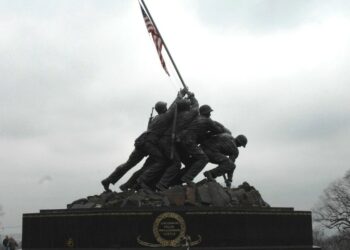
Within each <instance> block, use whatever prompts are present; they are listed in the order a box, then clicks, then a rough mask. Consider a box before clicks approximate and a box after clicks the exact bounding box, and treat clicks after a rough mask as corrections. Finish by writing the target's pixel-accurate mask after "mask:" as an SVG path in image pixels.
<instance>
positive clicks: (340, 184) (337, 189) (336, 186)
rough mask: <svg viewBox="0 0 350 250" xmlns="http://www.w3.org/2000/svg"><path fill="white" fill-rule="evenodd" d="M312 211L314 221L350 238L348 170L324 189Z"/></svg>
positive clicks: (347, 238) (346, 238) (349, 184)
mask: <svg viewBox="0 0 350 250" xmlns="http://www.w3.org/2000/svg"><path fill="white" fill-rule="evenodd" d="M313 213H314V221H315V222H318V223H320V224H321V225H322V226H324V227H325V228H328V229H336V230H337V231H338V236H339V237H341V238H342V239H344V240H350V171H348V172H347V173H346V175H345V176H344V177H343V178H341V179H339V180H337V181H335V182H333V183H332V184H330V185H329V186H328V187H327V188H326V189H325V190H324V192H323V195H322V196H321V197H320V201H319V203H318V204H317V205H316V207H315V208H314V209H313Z"/></svg>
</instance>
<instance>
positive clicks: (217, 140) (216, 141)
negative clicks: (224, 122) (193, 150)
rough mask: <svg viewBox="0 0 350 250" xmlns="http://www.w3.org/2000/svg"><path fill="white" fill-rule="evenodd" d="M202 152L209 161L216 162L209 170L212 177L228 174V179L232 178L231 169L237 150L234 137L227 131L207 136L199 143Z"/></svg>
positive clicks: (232, 168) (234, 166)
mask: <svg viewBox="0 0 350 250" xmlns="http://www.w3.org/2000/svg"><path fill="white" fill-rule="evenodd" d="M201 146H202V148H203V151H204V153H205V154H206V155H207V156H208V158H209V162H211V163H215V164H218V166H217V167H216V168H214V169H212V170H210V171H207V172H209V173H210V174H211V176H212V177H213V178H216V177H218V176H222V175H224V174H228V181H231V180H232V175H233V171H234V170H235V168H236V165H235V160H236V158H237V157H238V154H239V150H238V147H237V145H236V143H235V139H234V138H233V137H232V135H231V134H229V133H222V134H217V135H214V136H211V137H209V138H208V139H207V140H205V141H203V142H202V144H201Z"/></svg>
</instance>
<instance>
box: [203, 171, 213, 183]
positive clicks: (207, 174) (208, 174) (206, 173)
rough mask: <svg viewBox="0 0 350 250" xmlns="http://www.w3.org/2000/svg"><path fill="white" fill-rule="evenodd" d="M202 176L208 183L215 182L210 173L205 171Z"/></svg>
mask: <svg viewBox="0 0 350 250" xmlns="http://www.w3.org/2000/svg"><path fill="white" fill-rule="evenodd" d="M203 175H204V176H205V177H206V178H207V179H208V181H215V177H214V176H213V174H212V173H211V172H210V171H205V172H204V173H203Z"/></svg>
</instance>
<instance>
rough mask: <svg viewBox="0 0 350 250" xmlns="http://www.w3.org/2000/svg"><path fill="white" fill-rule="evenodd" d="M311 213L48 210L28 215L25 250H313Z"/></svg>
mask: <svg viewBox="0 0 350 250" xmlns="http://www.w3.org/2000/svg"><path fill="white" fill-rule="evenodd" d="M312 245H313V242H312V227H311V213H310V212H304V211H294V210H293V209H292V208H264V209H262V208H259V209H252V208H247V209H243V208H242V209H237V208H215V207H207V208H203V207H200V208H196V207H177V208H149V209H148V208H142V209H141V208H140V209H132V210H130V209H113V210H106V209H82V210H42V211H40V213H36V214H24V215H23V249H24V250H26V249H32V250H34V249H57V250H58V249H66V248H75V249H90V250H91V249H125V250H127V249H128V250H131V249H150V248H157V249H169V248H172V249H187V247H189V249H207V250H209V249H227V250H234V249H235V250H258V249H259V250H268V249H271V250H272V249H275V250H277V249H281V250H282V249H289V250H311V249H319V248H316V247H313V246H312Z"/></svg>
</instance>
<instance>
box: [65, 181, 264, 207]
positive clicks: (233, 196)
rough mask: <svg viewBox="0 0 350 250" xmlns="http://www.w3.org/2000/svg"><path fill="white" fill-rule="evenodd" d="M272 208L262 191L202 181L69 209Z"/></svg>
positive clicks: (111, 195)
mask: <svg viewBox="0 0 350 250" xmlns="http://www.w3.org/2000/svg"><path fill="white" fill-rule="evenodd" d="M172 206H197V207H209V206H215V207H259V208H262V207H270V206H269V204H267V203H266V202H265V201H264V200H263V198H262V197H261V195H260V193H259V191H257V190H256V189H255V188H254V187H253V186H250V185H249V184H248V183H247V182H244V183H243V184H242V185H240V186H238V187H237V188H226V187H225V188H224V187H223V186H221V185H220V184H219V183H217V182H216V181H207V180H203V181H200V182H198V183H197V184H196V185H194V186H174V187H172V188H170V189H168V190H165V191H159V192H150V191H148V190H139V191H125V192H120V193H118V192H103V193H102V194H100V195H94V196H89V197H87V198H83V199H79V200H76V201H74V202H72V203H71V204H68V205H67V208H68V209H88V208H123V207H125V208H128V207H130V208H133V207H134V208H137V207H172Z"/></svg>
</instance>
